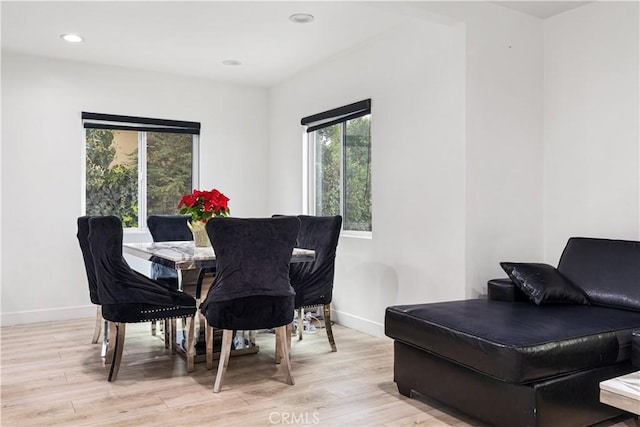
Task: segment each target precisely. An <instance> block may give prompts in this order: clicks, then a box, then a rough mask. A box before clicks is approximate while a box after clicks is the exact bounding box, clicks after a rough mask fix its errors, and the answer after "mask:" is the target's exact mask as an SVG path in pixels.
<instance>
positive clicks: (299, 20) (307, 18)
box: [289, 13, 316, 24]
mask: <svg viewBox="0 0 640 427" xmlns="http://www.w3.org/2000/svg"><path fill="white" fill-rule="evenodd" d="M314 19H316V18H315V17H314V16H313V15H310V14H308V13H294V14H293V15H291V16H290V17H289V21H291V22H293V23H295V24H307V23H309V22H311V21H313V20H314Z"/></svg>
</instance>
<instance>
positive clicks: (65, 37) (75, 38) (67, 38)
mask: <svg viewBox="0 0 640 427" xmlns="http://www.w3.org/2000/svg"><path fill="white" fill-rule="evenodd" d="M60 37H61V38H62V40H65V41H68V42H71V43H80V42H81V41H84V39H83V38H82V37H80V36H79V35H77V34H61V35H60Z"/></svg>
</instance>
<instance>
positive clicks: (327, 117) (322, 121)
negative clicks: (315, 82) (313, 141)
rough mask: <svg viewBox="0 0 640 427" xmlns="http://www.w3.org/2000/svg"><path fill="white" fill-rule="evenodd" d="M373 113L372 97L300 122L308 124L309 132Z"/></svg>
mask: <svg viewBox="0 0 640 427" xmlns="http://www.w3.org/2000/svg"><path fill="white" fill-rule="evenodd" d="M367 114H371V99H365V100H363V101H358V102H354V103H353V104H349V105H345V106H344V107H338V108H334V109H333V110H329V111H325V112H324V113H318V114H314V115H312V116H308V117H303V118H302V120H300V124H302V125H305V126H307V132H308V133H309V132H313V131H315V130H318V129H322V128H325V127H328V126H333V125H335V124H337V123H342V122H346V121H347V120H351V119H355V118H358V117H362V116H366V115H367Z"/></svg>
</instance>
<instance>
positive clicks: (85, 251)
mask: <svg viewBox="0 0 640 427" xmlns="http://www.w3.org/2000/svg"><path fill="white" fill-rule="evenodd" d="M89 218H91V217H90V216H81V217H79V218H78V234H77V235H76V236H77V237H78V242H79V243H80V250H81V251H82V258H83V259H84V268H85V270H86V272H87V282H88V283H89V298H90V299H91V302H92V303H93V304H100V298H99V296H98V281H97V279H96V268H95V265H94V263H93V255H92V254H91V248H90V247H89Z"/></svg>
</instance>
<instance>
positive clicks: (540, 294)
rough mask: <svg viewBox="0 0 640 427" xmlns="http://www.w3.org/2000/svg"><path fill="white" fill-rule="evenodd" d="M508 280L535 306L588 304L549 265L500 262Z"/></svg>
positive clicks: (579, 293)
mask: <svg viewBox="0 0 640 427" xmlns="http://www.w3.org/2000/svg"><path fill="white" fill-rule="evenodd" d="M500 267H502V269H503V270H504V271H505V273H507V275H508V276H509V278H511V280H512V281H513V283H515V284H516V286H518V287H519V288H520V290H521V291H522V292H524V293H525V294H526V295H527V296H528V297H529V298H530V299H531V301H533V302H535V303H536V304H538V305H540V304H549V303H568V304H588V303H589V301H587V298H585V296H584V294H583V293H582V292H581V291H580V290H579V289H577V288H576V287H575V286H574V285H573V284H572V283H571V282H570V281H569V280H567V279H566V278H565V277H564V276H563V275H562V274H560V272H558V270H556V269H555V267H553V266H551V265H549V264H537V263H526V262H501V263H500Z"/></svg>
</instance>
